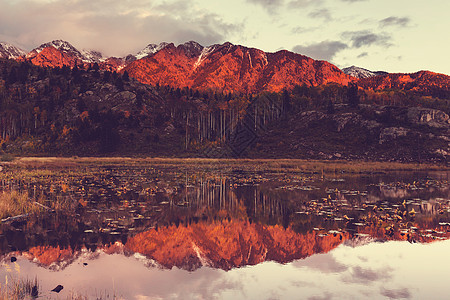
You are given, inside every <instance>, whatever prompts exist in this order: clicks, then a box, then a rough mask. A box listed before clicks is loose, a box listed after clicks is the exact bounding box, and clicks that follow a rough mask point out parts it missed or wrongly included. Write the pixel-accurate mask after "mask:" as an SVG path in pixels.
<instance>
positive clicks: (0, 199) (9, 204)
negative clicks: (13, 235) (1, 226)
mask: <svg viewBox="0 0 450 300" xmlns="http://www.w3.org/2000/svg"><path fill="white" fill-rule="evenodd" d="M41 209H42V208H41V207H39V206H37V205H36V204H34V201H32V200H30V199H29V198H28V193H20V192H17V191H12V192H2V193H0V219H5V218H8V217H13V216H18V215H23V214H28V213H37V212H39V211H40V210H41Z"/></svg>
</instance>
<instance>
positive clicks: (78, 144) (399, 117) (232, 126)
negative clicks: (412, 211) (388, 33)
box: [0, 60, 450, 161]
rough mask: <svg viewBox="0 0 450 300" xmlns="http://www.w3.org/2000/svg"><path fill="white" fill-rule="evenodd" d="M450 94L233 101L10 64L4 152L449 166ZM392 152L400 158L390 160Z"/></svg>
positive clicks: (357, 93) (333, 91) (3, 100)
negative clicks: (429, 162) (352, 160)
mask: <svg viewBox="0 0 450 300" xmlns="http://www.w3.org/2000/svg"><path fill="white" fill-rule="evenodd" d="M445 93H446V91H441V92H439V93H437V92H436V89H433V91H432V93H431V92H430V93H426V92H423V91H421V92H419V91H414V90H402V89H397V90H395V89H384V90H378V91H373V90H366V89H362V88H358V86H356V85H349V86H343V85H339V84H336V83H329V84H327V85H321V86H317V87H308V86H306V85H303V86H298V85H297V86H295V87H294V88H293V89H292V90H283V91H281V92H279V93H269V92H261V93H253V94H244V93H223V92H219V91H217V90H213V89H210V90H202V91H198V90H193V89H190V88H174V87H169V86H159V85H145V84H142V83H140V82H138V81H137V80H135V79H132V78H131V77H130V76H129V75H128V73H127V72H124V73H123V74H118V73H116V72H110V71H104V70H100V68H99V66H98V65H97V64H92V65H90V66H89V67H86V68H78V67H75V68H73V69H71V68H69V67H67V66H63V67H61V68H50V67H47V68H44V67H39V66H35V65H32V64H30V63H27V62H16V61H13V60H0V108H1V110H0V132H1V139H0V145H1V148H0V149H1V151H2V152H3V153H10V154H17V155H66V156H72V155H80V156H81V155H83V156H84V155H89V156H92V155H131V156H132V155H151V156H181V157H187V156H189V157H199V156H200V157H299V158H309V157H314V158H369V157H370V159H375V160H376V159H382V160H387V159H395V160H441V161H445V160H446V159H447V158H448V153H449V152H450V150H449V137H450V135H449V126H450V125H449V120H448V113H449V112H450V104H449V100H448V99H440V98H436V95H438V96H439V95H444V96H441V97H444V98H445V95H447V94H445ZM412 145H415V148H414V149H417V150H416V151H413V150H411V149H412V148H411V147H412ZM422 146H423V147H422ZM292 147H294V148H292ZM391 147H394V148H395V153H396V155H394V156H392V155H390V154H387V153H390V152H389V151H390V150H389V149H390V148H391ZM421 149H422V150H421ZM369 154H370V155H369Z"/></svg>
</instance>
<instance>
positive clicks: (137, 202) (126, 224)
mask: <svg viewBox="0 0 450 300" xmlns="http://www.w3.org/2000/svg"><path fill="white" fill-rule="evenodd" d="M59 171H60V170H59ZM59 171H58V170H45V171H43V170H40V171H39V172H37V171H36V172H35V173H33V174H32V175H31V176H28V175H27V176H22V177H21V176H18V175H17V174H16V173H17V172H18V171H17V170H10V172H11V173H10V174H11V176H10V177H8V176H4V178H3V180H2V185H1V189H2V190H5V191H9V190H17V191H22V192H24V191H26V192H28V195H29V196H30V197H31V198H35V199H40V201H41V202H42V199H44V202H43V203H46V204H47V205H48V206H49V207H50V204H51V202H52V201H53V202H58V203H63V204H65V205H66V208H67V207H69V208H70V209H69V208H67V209H56V211H52V210H49V211H48V212H45V213H43V214H42V215H40V216H37V217H36V216H27V217H24V218H19V219H13V220H6V221H4V222H2V224H1V225H0V226H1V231H0V251H1V252H0V255H1V265H2V267H1V268H0V278H2V281H1V283H2V286H5V281H6V278H9V282H11V281H13V280H14V279H18V278H31V279H34V278H37V279H38V281H39V283H40V287H39V290H40V295H41V296H42V297H44V298H55V299H66V298H70V297H75V296H81V297H85V298H88V299H96V298H103V299H113V298H114V297H116V298H118V299H308V298H310V299H330V298H337V299H360V298H362V297H368V298H371V299H372V298H375V299H377V298H380V299H386V298H387V299H389V298H391V299H402V298H405V299H425V298H430V297H431V298H433V299H446V298H447V297H448V295H449V294H450V285H449V281H448V278H450V276H449V275H450V260H449V259H448V253H450V243H449V240H448V237H449V236H450V211H449V209H450V197H449V193H450V192H449V191H450V187H449V182H448V175H449V174H448V172H397V173H377V174H332V175H322V174H305V173H289V174H286V173H283V172H279V171H277V172H271V171H267V172H251V171H248V170H240V169H234V170H228V171H223V172H221V171H220V170H219V171H217V170H215V171H209V170H199V169H196V170H189V169H182V168H178V167H170V168H169V167H161V166H129V165H123V166H121V165H111V166H89V167H84V169H83V170H82V172H81V171H80V170H72V171H70V172H68V173H67V174H61V173H60V172H59ZM7 172H8V171H7ZM7 174H8V173H7ZM13 175H15V176H13ZM45 201H47V202H45ZM12 257H14V258H17V261H15V262H11V258H12ZM57 285H62V286H63V287H64V288H63V289H62V290H61V292H60V293H58V294H57V293H55V292H51V290H52V289H53V288H54V287H56V286H57Z"/></svg>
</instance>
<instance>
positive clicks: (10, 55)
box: [0, 42, 27, 59]
mask: <svg viewBox="0 0 450 300" xmlns="http://www.w3.org/2000/svg"><path fill="white" fill-rule="evenodd" d="M26 54H27V53H26V52H25V51H23V50H22V49H20V48H18V47H16V46H14V45H11V44H8V43H3V42H2V43H0V58H7V59H17V58H19V57H21V56H24V55H26Z"/></svg>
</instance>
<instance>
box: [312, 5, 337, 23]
mask: <svg viewBox="0 0 450 300" xmlns="http://www.w3.org/2000/svg"><path fill="white" fill-rule="evenodd" d="M308 16H309V17H311V18H314V19H324V20H326V21H331V20H332V17H331V13H330V11H329V10H328V9H326V8H322V9H317V10H315V11H313V12H310V13H309V14H308Z"/></svg>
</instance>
